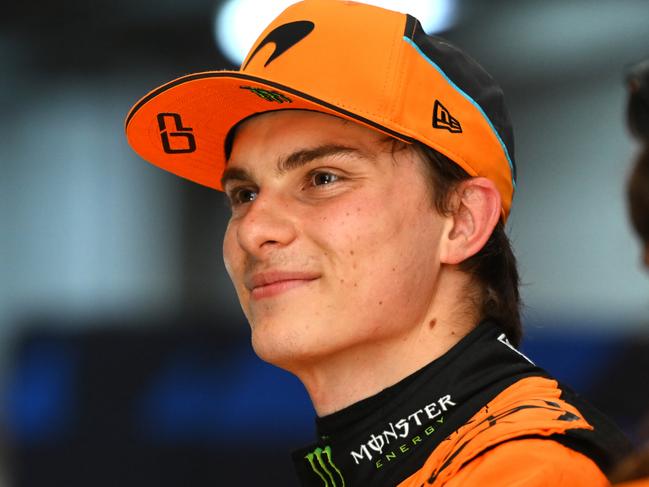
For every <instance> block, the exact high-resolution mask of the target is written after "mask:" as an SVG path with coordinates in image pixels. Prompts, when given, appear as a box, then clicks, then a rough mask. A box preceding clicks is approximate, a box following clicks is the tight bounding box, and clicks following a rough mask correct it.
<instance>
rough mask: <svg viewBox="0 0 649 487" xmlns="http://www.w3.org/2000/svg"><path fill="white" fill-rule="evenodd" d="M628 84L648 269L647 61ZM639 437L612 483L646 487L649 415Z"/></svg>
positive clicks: (634, 175)
mask: <svg viewBox="0 0 649 487" xmlns="http://www.w3.org/2000/svg"><path fill="white" fill-rule="evenodd" d="M627 85H628V88H629V97H628V103H627V124H628V127H629V129H630V131H631V133H632V134H633V135H634V137H635V138H636V139H637V140H638V141H639V142H640V144H641V147H640V153H639V155H638V156H637V158H636V160H635V162H634V164H633V167H632V170H631V174H630V176H629V180H628V183H627V203H628V208H629V217H630V220H631V225H632V226H633V229H634V230H635V232H636V233H637V235H638V237H639V238H640V242H641V245H642V262H643V264H644V266H645V267H646V268H647V269H649V59H646V60H645V61H643V62H640V63H638V64H637V65H635V66H634V67H633V68H632V69H631V71H630V72H629V76H628V78H627ZM648 406H649V405H648ZM639 437H640V439H641V441H643V442H644V445H643V446H641V447H640V448H639V449H638V450H637V451H636V452H635V453H633V454H632V455H630V456H629V457H628V458H626V459H624V460H623V461H622V462H620V464H619V465H618V466H617V467H616V468H615V469H614V471H613V473H612V474H611V479H612V480H613V481H614V482H623V483H621V484H619V485H620V486H624V487H649V415H647V417H646V418H645V419H644V421H643V425H642V426H641V428H640V434H639Z"/></svg>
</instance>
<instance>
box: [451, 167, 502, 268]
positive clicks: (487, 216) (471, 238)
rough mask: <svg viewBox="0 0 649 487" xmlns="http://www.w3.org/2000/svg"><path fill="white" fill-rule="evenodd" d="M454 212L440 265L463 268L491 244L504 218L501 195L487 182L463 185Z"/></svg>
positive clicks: (457, 194)
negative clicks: (501, 215)
mask: <svg viewBox="0 0 649 487" xmlns="http://www.w3.org/2000/svg"><path fill="white" fill-rule="evenodd" d="M452 203H453V204H452V208H453V212H452V214H451V215H450V216H449V218H448V220H447V228H446V231H445V234H444V235H443V237H442V242H441V248H440V261H441V262H442V263H443V264H459V263H460V262H462V261H464V260H466V259H468V258H469V257H471V256H473V255H475V254H477V253H478V252H479V251H480V249H482V247H484V245H485V244H486V243H487V240H488V239H489V237H490V236H491V233H492V232H493V230H494V227H495V226H496V224H497V223H498V219H499V218H500V214H501V212H500V207H501V202H500V193H499V192H498V190H497V189H496V185H495V184H494V183H493V182H492V181H491V180H490V179H487V178H483V177H477V178H471V179H467V180H465V181H462V182H461V183H460V184H459V185H458V186H457V188H456V191H455V194H454V196H453V201H452Z"/></svg>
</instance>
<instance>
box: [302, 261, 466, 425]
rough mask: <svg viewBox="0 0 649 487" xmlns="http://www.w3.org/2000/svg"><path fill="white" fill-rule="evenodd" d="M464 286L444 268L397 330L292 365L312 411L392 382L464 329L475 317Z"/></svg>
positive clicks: (323, 411)
mask: <svg viewBox="0 0 649 487" xmlns="http://www.w3.org/2000/svg"><path fill="white" fill-rule="evenodd" d="M467 285H468V283H467V281H466V275H465V274H463V273H456V272H453V271H451V272H448V273H447V274H446V276H444V277H442V278H441V281H440V286H439V287H438V289H437V292H436V293H435V297H434V299H433V302H432V303H431V306H430V307H429V309H428V311H427V313H426V315H425V316H424V318H423V319H421V320H419V321H418V322H417V323H413V324H412V325H411V326H408V327H406V328H405V331H403V332H402V333H400V334H399V335H396V336H391V337H390V338H389V339H384V340H381V341H375V342H369V343H363V344H360V345H357V346H354V347H350V348H348V349H345V350H342V351H338V352H337V353H335V354H332V355H328V356H326V357H321V358H319V359H318V360H314V361H313V362H308V363H302V364H297V365H295V366H294V367H292V368H291V372H293V373H294V374H295V375H296V376H297V377H298V378H299V379H300V380H301V381H302V383H303V384H304V386H305V387H306V389H307V391H308V393H309V396H310V397H311V401H312V402H313V406H314V408H315V410H316V413H317V414H318V416H321V417H322V416H326V415H328V414H332V413H334V412H336V411H339V410H341V409H343V408H345V407H347V406H350V405H351V404H354V403H356V402H358V401H361V400H363V399H365V398H367V397H370V396H373V395H375V394H377V393H379V392H380V391H382V390H383V389H385V388H387V387H390V386H391V385H394V384H396V383H398V382H399V381H401V380H402V379H404V378H405V377H407V376H409V375H410V374H412V373H414V372H416V371H417V370H419V369H421V368H422V367H424V366H425V365H427V364H428V363H430V362H432V361H433V360H435V359H436V358H438V357H440V356H441V355H443V354H444V353H446V352H447V351H448V350H449V349H450V348H451V347H453V345H455V344H456V343H457V342H458V341H459V340H460V339H461V338H462V337H464V336H465V335H466V334H467V333H469V332H470V331H471V329H473V327H475V325H476V324H477V321H478V318H479V317H478V315H477V313H476V312H474V311H467V310H466V289H467ZM458 297H461V299H462V304H463V305H464V308H462V307H461V306H460V302H458ZM353 325H354V324H353V323H350V326H353Z"/></svg>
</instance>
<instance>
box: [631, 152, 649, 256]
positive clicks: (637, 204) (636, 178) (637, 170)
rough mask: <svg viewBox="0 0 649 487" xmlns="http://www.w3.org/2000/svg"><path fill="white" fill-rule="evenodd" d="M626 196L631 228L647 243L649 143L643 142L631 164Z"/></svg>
mask: <svg viewBox="0 0 649 487" xmlns="http://www.w3.org/2000/svg"><path fill="white" fill-rule="evenodd" d="M648 142H649V141H648ZM627 197H628V204H629V215H630V217H631V223H632V224H633V228H634V229H635V231H636V232H637V233H638V235H639V236H640V238H641V239H642V241H643V242H644V244H645V245H647V244H649V143H646V144H645V147H644V149H643V151H642V153H641V154H640V156H639V157H638V159H637V160H636V162H635V165H634V166H633V171H632V172H631V177H630V178H629V181H628V183H627Z"/></svg>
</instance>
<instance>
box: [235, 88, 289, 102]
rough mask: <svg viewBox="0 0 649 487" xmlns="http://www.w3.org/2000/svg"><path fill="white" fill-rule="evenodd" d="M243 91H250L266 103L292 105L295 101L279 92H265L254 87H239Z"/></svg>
mask: <svg viewBox="0 0 649 487" xmlns="http://www.w3.org/2000/svg"><path fill="white" fill-rule="evenodd" d="M239 88H241V89H242V90H250V91H252V92H253V93H254V94H255V95H257V96H258V97H259V98H263V99H264V100H266V101H272V102H276V103H292V102H293V101H292V100H291V99H290V98H289V97H288V96H286V95H282V94H281V93H279V92H277V91H269V90H264V89H263V88H254V87H252V86H239Z"/></svg>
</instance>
